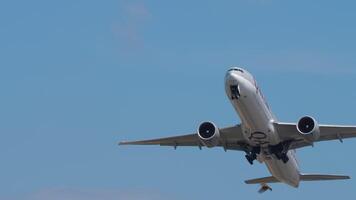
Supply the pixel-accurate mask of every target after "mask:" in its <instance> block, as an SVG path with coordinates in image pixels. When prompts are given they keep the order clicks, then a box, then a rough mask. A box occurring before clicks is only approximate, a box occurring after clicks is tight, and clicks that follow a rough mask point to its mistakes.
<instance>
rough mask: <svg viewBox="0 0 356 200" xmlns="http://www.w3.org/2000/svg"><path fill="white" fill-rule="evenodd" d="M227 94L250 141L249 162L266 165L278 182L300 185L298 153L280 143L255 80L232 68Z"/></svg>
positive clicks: (239, 69)
mask: <svg viewBox="0 0 356 200" xmlns="http://www.w3.org/2000/svg"><path fill="white" fill-rule="evenodd" d="M225 89H226V94H227V96H228V98H229V100H230V102H231V104H232V105H233V107H234V109H235V110H236V112H237V114H238V115H239V117H240V119H241V124H242V129H243V136H244V138H245V140H246V141H247V144H246V150H245V152H246V159H247V161H248V162H249V163H250V164H253V161H254V160H258V161H259V162H261V163H265V164H266V166H267V168H268V170H269V172H270V173H271V174H272V176H273V177H275V178H276V179H277V180H278V181H279V182H283V183H286V184H288V185H291V186H293V187H298V186H299V181H300V173H299V170H298V165H297V161H296V158H295V155H294V154H295V153H294V151H293V150H289V148H288V147H289V143H288V142H284V141H281V140H280V139H279V136H278V133H277V131H276V130H275V128H274V125H273V122H276V121H277V119H276V118H275V117H274V115H273V114H272V112H271V110H270V108H269V106H268V104H267V103H266V101H265V98H264V96H263V95H262V93H261V91H260V89H259V87H258V85H257V83H256V81H255V79H254V78H253V77H252V75H251V74H250V73H248V72H247V71H246V70H243V69H241V68H232V69H230V70H229V71H228V72H227V74H226V77H225Z"/></svg>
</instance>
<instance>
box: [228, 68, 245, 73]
mask: <svg viewBox="0 0 356 200" xmlns="http://www.w3.org/2000/svg"><path fill="white" fill-rule="evenodd" d="M229 71H238V72H241V73H244V70H242V69H240V68H231V69H229Z"/></svg>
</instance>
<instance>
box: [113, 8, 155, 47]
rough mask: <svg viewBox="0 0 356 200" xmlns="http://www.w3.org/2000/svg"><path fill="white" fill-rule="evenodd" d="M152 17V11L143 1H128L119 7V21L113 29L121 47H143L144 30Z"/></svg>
mask: <svg viewBox="0 0 356 200" xmlns="http://www.w3.org/2000/svg"><path fill="white" fill-rule="evenodd" d="M151 17H152V14H151V12H150V11H149V9H148V7H147V6H146V5H145V4H144V3H143V2H127V3H125V4H124V5H123V6H122V7H121V8H120V9H119V21H118V22H117V23H115V24H114V25H113V30H114V35H115V37H116V38H117V39H118V40H119V42H120V45H121V48H122V47H124V48H131V49H136V48H140V47H142V45H143V35H142V32H143V29H144V26H145V25H146V23H147V22H148V21H149V20H150V19H151Z"/></svg>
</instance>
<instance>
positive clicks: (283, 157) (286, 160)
mask: <svg viewBox="0 0 356 200" xmlns="http://www.w3.org/2000/svg"><path fill="white" fill-rule="evenodd" d="M281 160H282V161H283V162H284V163H287V162H288V161H289V158H288V156H287V154H283V155H282V157H281Z"/></svg>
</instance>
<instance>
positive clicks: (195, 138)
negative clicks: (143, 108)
mask: <svg viewBox="0 0 356 200" xmlns="http://www.w3.org/2000/svg"><path fill="white" fill-rule="evenodd" d="M225 91H226V94H227V97H228V98H229V100H230V102H231V104H232V106H233V107H234V109H235V111H236V112H237V114H238V115H239V117H240V119H241V124H238V125H235V126H230V127H225V128H218V127H217V126H216V125H215V124H214V123H213V122H210V121H206V122H203V123H201V124H200V125H199V127H198V129H197V131H196V133H193V134H188V135H181V136H174V137H166V138H158V139H151V140H141V141H128V142H120V143H119V145H160V146H172V147H174V149H176V148H177V147H178V146H195V147H198V148H199V149H202V147H208V148H213V147H222V148H223V149H224V150H225V151H227V150H237V151H243V152H245V153H246V155H245V158H246V160H247V161H248V163H250V164H251V165H253V163H254V161H255V160H257V161H258V162H260V163H264V164H265V165H266V166H267V169H268V171H269V172H270V174H271V176H268V177H263V178H256V179H251V180H246V181H245V183H246V184H260V185H261V189H260V190H259V192H260V193H263V192H265V191H267V190H272V188H271V187H270V186H269V185H268V184H270V183H285V184H287V185H289V186H292V187H294V188H298V187H299V184H300V182H301V181H324V180H344V179H350V177H349V176H345V175H324V174H303V173H301V172H300V170H299V163H298V161H297V159H296V149H299V148H303V147H307V146H314V143H315V142H321V141H328V140H339V141H340V142H343V139H346V138H352V137H356V126H342V125H323V124H319V123H318V122H317V120H315V118H313V117H311V116H304V117H302V118H300V119H299V120H298V121H297V123H285V122H281V121H278V120H277V118H276V117H275V115H274V114H273V113H272V111H271V109H270V106H269V105H268V104H267V102H266V100H265V97H264V96H263V94H262V92H261V90H260V88H259V86H258V84H257V82H256V80H255V78H254V77H253V76H252V75H251V74H250V73H249V72H248V71H247V70H245V69H242V68H239V67H233V68H230V69H229V70H228V71H227V73H226V75H225Z"/></svg>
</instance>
